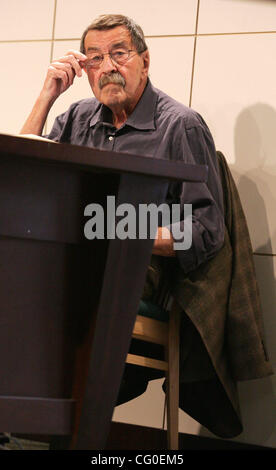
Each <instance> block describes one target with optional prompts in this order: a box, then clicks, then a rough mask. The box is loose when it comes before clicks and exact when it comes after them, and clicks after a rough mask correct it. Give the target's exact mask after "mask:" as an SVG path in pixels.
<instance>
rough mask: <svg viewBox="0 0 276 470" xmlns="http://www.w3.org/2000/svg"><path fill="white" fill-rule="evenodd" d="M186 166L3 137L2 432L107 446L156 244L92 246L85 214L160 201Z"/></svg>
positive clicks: (203, 172)
mask: <svg viewBox="0 0 276 470" xmlns="http://www.w3.org/2000/svg"><path fill="white" fill-rule="evenodd" d="M206 177H207V169H206V167H202V166H194V165H185V164H183V163H181V162H171V161H167V160H156V159H153V158H149V157H141V156H135V155H130V154H119V153H112V152H104V151H99V150H94V149H89V148H85V147H79V146H73V145H66V144H55V143H51V142H41V141H37V140H30V139H27V138H22V137H14V136H9V135H0V431H1V432H12V433H25V434H39V435H43V434H45V435H52V436H55V443H56V444H55V447H54V448H57V449H58V448H67V449H68V448H70V449H87V450H89V449H104V448H105V442H106V438H107V435H108V432H109V427H110V423H111V419H112V413H113V408H114V405H115V404H116V398H117V394H118V390H119V386H120V381H121V377H122V374H123V369H124V362H125V358H126V355H127V352H128V348H129V344H130V339H131V332H132V328H133V324H134V321H135V316H136V311H137V307H138V304H139V299H140V297H141V294H142V291H143V286H144V281H145V275H146V270H147V266H148V263H149V260H150V256H151V250H152V245H153V240H152V239H144V240H139V239H125V240H119V239H118V238H114V239H110V240H107V239H96V240H87V239H86V238H85V237H84V233H83V229H84V224H85V222H86V221H87V217H85V216H84V208H85V207H86V206H87V205H88V204H90V203H99V204H102V205H104V204H105V201H106V196H107V195H115V197H116V206H117V205H118V204H122V203H130V204H132V205H133V206H134V207H138V204H140V203H144V204H149V203H156V204H158V205H159V204H160V203H162V202H163V201H164V199H165V196H166V191H167V187H168V183H169V181H170V180H180V181H184V180H186V181H194V182H196V181H205V180H206Z"/></svg>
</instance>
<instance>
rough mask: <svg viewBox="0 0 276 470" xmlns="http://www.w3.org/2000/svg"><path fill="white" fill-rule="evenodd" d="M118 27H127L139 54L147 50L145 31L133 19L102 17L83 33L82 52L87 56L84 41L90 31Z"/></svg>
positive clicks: (116, 16) (122, 16) (114, 16)
mask: <svg viewBox="0 0 276 470" xmlns="http://www.w3.org/2000/svg"><path fill="white" fill-rule="evenodd" d="M117 26H125V28H126V29H127V30H128V31H129V32H130V36H131V41H132V44H133V46H134V47H135V48H136V50H137V52H138V54H141V53H142V52H144V51H146V50H147V48H148V47H147V45H146V41H145V36H144V33H143V30H142V28H141V27H140V26H139V25H138V24H136V23H135V22H134V21H133V20H132V19H131V18H128V17H127V16H124V15H100V16H99V17H98V18H96V19H95V20H94V21H93V22H92V23H91V24H90V25H89V26H87V28H86V30H85V31H84V32H83V35H82V37H81V42H80V51H81V52H82V53H83V54H85V48H84V40H85V37H86V35H87V33H88V31H93V30H98V31H105V30H108V29H112V28H116V27H117Z"/></svg>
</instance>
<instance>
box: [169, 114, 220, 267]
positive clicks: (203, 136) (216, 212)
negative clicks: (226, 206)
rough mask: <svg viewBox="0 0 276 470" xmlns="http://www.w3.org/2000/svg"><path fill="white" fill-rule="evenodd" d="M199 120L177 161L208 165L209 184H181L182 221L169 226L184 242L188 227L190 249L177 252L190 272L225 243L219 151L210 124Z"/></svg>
mask: <svg viewBox="0 0 276 470" xmlns="http://www.w3.org/2000/svg"><path fill="white" fill-rule="evenodd" d="M197 119H198V120H199V122H198V124H197V125H192V126H190V127H188V128H186V129H185V132H182V136H181V139H179V142H180V143H179V148H178V156H177V158H179V159H182V160H183V161H185V162H187V163H193V164H204V165H207V166H208V180H207V183H190V182H186V183H183V184H182V185H181V188H180V191H179V203H180V218H179V220H180V221H178V222H174V221H173V223H171V225H170V226H169V227H168V228H169V229H170V231H171V233H172V236H173V239H174V241H175V242H179V241H180V240H181V241H183V238H184V237H183V234H185V232H184V226H185V229H186V236H188V238H189V237H190V239H191V244H190V247H189V248H186V249H185V247H184V249H177V250H175V252H176V256H177V258H178V261H179V263H180V266H181V268H182V269H183V270H184V272H186V273H187V272H190V271H192V270H194V269H196V268H197V267H198V266H199V265H200V264H202V263H204V262H205V261H207V260H208V259H210V258H212V257H213V256H215V254H216V253H217V252H218V251H219V250H220V248H221V247H222V245H223V242H224V210H223V193H222V187H221V181H220V176H219V169H218V162H217V155H216V149H215V145H214V141H213V138H212V136H211V133H210V131H209V129H208V127H207V125H206V124H205V122H204V121H203V119H202V118H201V116H199V115H197ZM184 204H190V205H191V209H192V210H191V215H190V216H189V214H188V215H187V216H185V210H184ZM187 217H190V221H191V223H188V218H187ZM185 224H186V225H185ZM179 233H182V239H180V238H178V237H179ZM175 234H177V237H176V235H175ZM174 246H176V245H174ZM178 246H181V245H180V244H178Z"/></svg>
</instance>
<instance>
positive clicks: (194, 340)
mask: <svg viewBox="0 0 276 470" xmlns="http://www.w3.org/2000/svg"><path fill="white" fill-rule="evenodd" d="M217 157H218V162H219V170H220V174H221V181H222V187H223V194H224V210H225V239H224V244H223V247H222V248H221V249H220V251H219V252H218V253H217V254H216V255H215V256H214V257H213V258H212V259H210V260H208V261H207V262H206V263H204V264H201V265H200V266H199V267H198V268H197V269H196V270H194V271H192V272H190V273H188V274H185V273H184V272H183V271H182V270H181V268H180V267H179V266H178V267H177V268H176V267H175V266H176V263H175V261H173V259H170V260H164V259H162V258H160V257H156V256H152V260H151V265H150V266H149V269H148V275H147V282H146V285H145V289H144V296H143V297H144V298H147V297H150V296H151V292H152V291H154V290H155V292H156V297H155V301H157V302H158V303H159V304H160V302H161V299H162V294H161V295H160V292H162V290H164V286H165V291H166V290H167V289H168V277H170V285H171V291H172V295H173V296H174V297H175V298H176V299H177V301H178V303H179V304H180V306H181V307H182V309H183V311H182V317H181V329H180V393H179V406H180V408H181V409H182V410H184V411H185V412H186V413H188V414H189V415H190V416H192V417H193V418H194V419H195V420H196V421H198V422H199V423H200V424H202V425H203V426H205V427H206V428H207V429H209V430H210V431H211V432H213V433H214V434H216V435H218V436H219V437H224V438H231V437H235V436H237V435H239V434H240V433H241V432H242V430H243V427H242V420H241V414H240V406H239V398H238V391H237V381H243V380H249V379H257V378H262V377H267V376H269V375H271V374H273V370H272V367H271V364H270V362H269V359H268V355H267V352H266V349H265V344H264V328H263V319H262V309H261V302H260V295H259V290H258V285H257V281H256V275H255V268H254V262H253V251H252V245H251V241H250V237H249V232H248V227H247V223H246V219H245V215H244V212H243V209H242V205H241V201H240V197H239V194H238V190H237V187H236V185H235V182H234V179H233V177H232V175H231V172H230V169H229V166H228V164H227V162H226V160H225V158H224V156H223V154H222V153H221V152H217ZM170 261H172V263H171V266H172V267H173V271H170V270H169V276H167V280H166V279H165V282H164V274H165V278H166V273H167V272H168V269H167V268H168V266H169V265H170ZM164 263H165V266H164ZM162 278H163V280H162ZM172 279H173V280H172ZM165 387H166V381H165V382H164V384H163V388H164V390H165Z"/></svg>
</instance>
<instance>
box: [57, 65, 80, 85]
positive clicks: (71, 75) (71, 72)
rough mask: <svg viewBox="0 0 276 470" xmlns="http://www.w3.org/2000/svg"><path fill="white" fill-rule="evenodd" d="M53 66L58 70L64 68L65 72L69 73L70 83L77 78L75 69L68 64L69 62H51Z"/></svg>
mask: <svg viewBox="0 0 276 470" xmlns="http://www.w3.org/2000/svg"><path fill="white" fill-rule="evenodd" d="M51 67H52V68H55V69H57V70H63V71H64V72H65V73H67V75H68V79H69V83H70V85H72V83H73V81H74V78H75V75H76V73H75V70H74V69H73V68H72V66H71V64H68V62H65V63H62V62H53V63H52V64H51Z"/></svg>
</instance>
